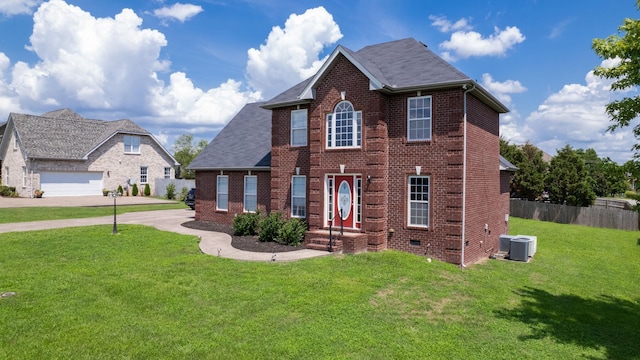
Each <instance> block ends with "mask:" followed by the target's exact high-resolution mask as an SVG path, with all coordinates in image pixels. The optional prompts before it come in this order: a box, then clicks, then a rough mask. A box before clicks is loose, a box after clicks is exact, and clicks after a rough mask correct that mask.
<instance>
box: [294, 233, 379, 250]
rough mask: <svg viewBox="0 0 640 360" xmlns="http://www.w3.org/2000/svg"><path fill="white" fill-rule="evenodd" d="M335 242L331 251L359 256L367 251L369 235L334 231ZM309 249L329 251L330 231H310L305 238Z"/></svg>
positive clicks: (305, 243)
mask: <svg viewBox="0 0 640 360" xmlns="http://www.w3.org/2000/svg"><path fill="white" fill-rule="evenodd" d="M332 237H333V242H332V246H331V249H332V250H333V252H335V253H339V254H341V253H345V254H358V253H361V252H366V251H367V234H363V233H359V232H346V231H345V232H344V233H343V234H342V235H340V230H332ZM304 245H305V248H307V249H313V250H321V251H329V230H310V231H307V233H306V234H305V238H304Z"/></svg>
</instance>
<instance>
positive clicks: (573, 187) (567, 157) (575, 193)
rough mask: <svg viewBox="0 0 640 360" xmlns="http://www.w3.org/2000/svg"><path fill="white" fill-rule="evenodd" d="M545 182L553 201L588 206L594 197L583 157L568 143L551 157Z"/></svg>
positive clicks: (591, 180)
mask: <svg viewBox="0 0 640 360" xmlns="http://www.w3.org/2000/svg"><path fill="white" fill-rule="evenodd" d="M546 182H547V187H548V189H549V199H550V200H551V202H553V203H556V204H566V205H571V206H589V205H591V204H592V203H593V201H594V200H595V199H596V194H595V192H594V191H593V188H592V186H593V179H592V178H591V175H589V171H588V170H587V167H586V165H585V162H584V159H583V158H582V157H581V156H580V154H579V153H578V152H577V151H575V150H574V149H573V148H571V146H569V145H566V146H565V147H564V148H562V149H560V150H558V154H557V155H556V156H554V157H553V159H551V163H550V164H549V172H548V173H547V179H546Z"/></svg>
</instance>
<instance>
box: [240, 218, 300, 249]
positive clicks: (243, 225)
mask: <svg viewBox="0 0 640 360" xmlns="http://www.w3.org/2000/svg"><path fill="white" fill-rule="evenodd" d="M306 231H307V224H306V223H305V222H304V221H302V220H300V219H297V218H291V219H287V220H285V219H284V218H283V217H282V213H280V212H272V213H270V214H269V215H267V216H265V217H262V216H260V212H259V211H257V212H255V213H246V214H242V215H238V216H236V217H235V218H234V219H233V232H234V234H235V235H239V236H245V235H258V240H260V241H262V242H266V241H275V242H277V243H280V244H285V245H294V246H295V245H299V244H301V243H302V240H303V239H304V233H305V232H306Z"/></svg>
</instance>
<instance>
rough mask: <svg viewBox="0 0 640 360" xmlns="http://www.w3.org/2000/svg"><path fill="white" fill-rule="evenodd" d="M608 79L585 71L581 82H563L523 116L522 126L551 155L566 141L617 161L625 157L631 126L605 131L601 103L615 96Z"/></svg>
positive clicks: (631, 141)
mask: <svg viewBox="0 0 640 360" xmlns="http://www.w3.org/2000/svg"><path fill="white" fill-rule="evenodd" d="M605 65H607V64H606V63H605V62H603V63H602V66H605ZM611 83H612V81H611V80H606V79H602V78H600V77H597V76H595V75H594V74H593V71H589V72H588V73H587V75H586V76H585V83H584V84H567V85H564V86H563V87H562V89H560V90H559V91H558V92H556V93H553V94H551V95H550V96H549V97H548V98H547V99H546V100H545V101H544V102H543V103H542V104H541V105H540V106H538V109H537V110H536V111H534V112H532V113H531V114H530V115H529V116H528V117H527V118H526V126H527V127H528V128H530V129H532V131H533V133H534V134H535V135H534V136H535V138H534V139H532V140H533V141H534V143H535V144H536V145H537V146H539V147H540V148H541V149H543V150H545V151H546V152H548V153H549V154H552V155H553V154H555V153H556V150H557V149H559V148H561V147H563V146H564V145H566V144H570V145H571V146H573V147H574V148H583V149H586V148H593V149H595V150H596V152H597V153H598V155H599V156H600V157H604V156H608V157H610V158H611V159H613V160H615V161H618V162H625V161H626V160H629V159H630V157H631V151H630V150H631V147H632V146H633V145H634V144H635V142H636V139H635V138H634V136H633V133H632V131H631V129H629V128H625V129H619V130H616V132H615V133H608V132H606V129H607V127H608V126H609V125H610V124H611V123H610V119H609V117H608V115H607V114H606V113H605V106H606V104H607V103H609V102H610V101H611V100H613V98H614V96H616V94H615V93H612V92H611V91H610V86H611Z"/></svg>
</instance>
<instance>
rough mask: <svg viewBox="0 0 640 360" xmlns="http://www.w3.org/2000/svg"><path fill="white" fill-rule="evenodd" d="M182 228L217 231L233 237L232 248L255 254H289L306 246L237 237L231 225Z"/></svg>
mask: <svg viewBox="0 0 640 360" xmlns="http://www.w3.org/2000/svg"><path fill="white" fill-rule="evenodd" d="M182 226H184V227H187V228H190V229H196V230H204V231H215V232H221V233H225V234H229V236H231V246H233V247H234V248H236V249H239V250H245V251H253V252H265V253H276V252H287V251H295V250H301V249H304V246H302V245H300V246H291V245H283V244H278V243H277V242H275V241H268V242H261V241H259V240H258V237H257V236H237V235H234V234H233V229H232V228H231V226H230V225H224V224H218V223H214V222H210V221H188V222H186V223H183V224H182Z"/></svg>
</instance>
